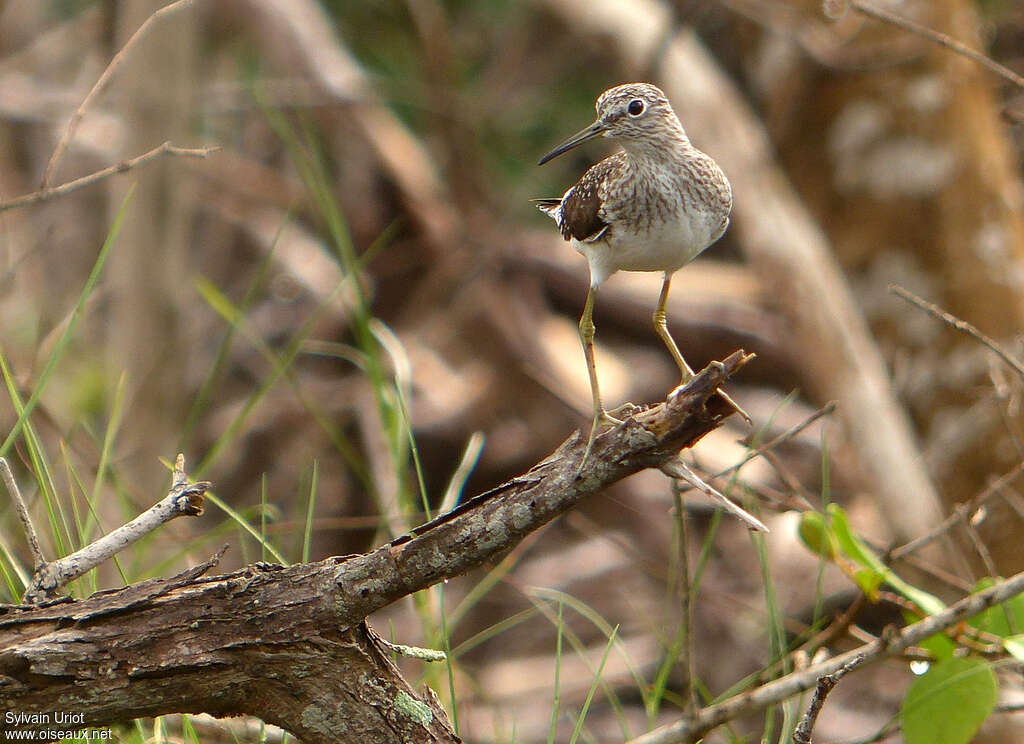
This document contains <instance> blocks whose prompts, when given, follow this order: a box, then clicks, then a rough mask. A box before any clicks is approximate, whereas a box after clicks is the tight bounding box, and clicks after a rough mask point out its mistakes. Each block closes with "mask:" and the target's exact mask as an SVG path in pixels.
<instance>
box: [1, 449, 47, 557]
mask: <svg viewBox="0 0 1024 744" xmlns="http://www.w3.org/2000/svg"><path fill="white" fill-rule="evenodd" d="M0 477H2V478H3V481H4V485H5V486H7V493H8V494H9V495H10V497H11V501H13V502H14V509H15V511H17V512H18V519H20V520H21V528H22V529H23V530H25V539H26V540H28V547H29V550H31V551H32V559H33V561H35V563H34V565H33V566H32V568H33V569H39V568H41V567H42V566H45V565H46V556H44V555H43V549H42V548H41V547H39V535H38V534H36V528H35V525H33V524H32V515H31V514H29V513H28V505H27V504H26V503H25V499H23V498H22V496H21V489H20V488H18V481H16V480H15V479H14V473H13V472H12V471H11V465H10V463H8V462H7V458H6V457H0Z"/></svg>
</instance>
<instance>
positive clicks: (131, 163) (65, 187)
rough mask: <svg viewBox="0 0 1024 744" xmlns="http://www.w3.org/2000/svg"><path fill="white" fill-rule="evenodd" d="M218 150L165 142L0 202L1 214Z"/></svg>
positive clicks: (205, 155)
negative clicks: (170, 159) (163, 161)
mask: <svg viewBox="0 0 1024 744" xmlns="http://www.w3.org/2000/svg"><path fill="white" fill-rule="evenodd" d="M218 150H220V147H198V148H188V147H176V146H175V145H172V144H171V143H170V142H164V143H163V144H162V145H159V146H157V147H154V148H153V149H152V150H150V151H149V152H145V153H143V154H142V155H138V156H136V157H134V158H131V159H129V160H122V161H121V162H120V163H115V164H114V165H111V166H109V167H107V168H104V169H102V170H98V171H96V172H95V173H90V174H89V175H87V176H82V177H81V178H76V179H75V180H74V181H68V182H67V183H62V184H61V185H60V186H53V187H51V188H44V189H41V190H40V191H33V192H32V193H31V194H25V195H24V196H19V197H17V198H16V199H11V200H10V201H5V202H0V212H6V211H8V210H10V209H17V208H18V207H27V206H29V205H31V204H39V203H40V202H44V201H49V200H50V199H54V198H56V197H58V196H64V195H65V194H68V193H70V192H72V191H76V190H78V189H81V188H84V187H86V186H91V185H92V184H94V183H99V182H100V181H103V180H105V179H107V178H110V177H111V176H116V175H117V174H119V173H127V172H128V171H130V170H132V169H134V168H138V167H139V166H141V165H145V164H146V163H148V162H149V161H150V160H155V159H156V158H159V157H161V156H163V155H172V156H179V157H188V158H206V157H209V156H210V155H212V154H213V153H215V152H217V151H218Z"/></svg>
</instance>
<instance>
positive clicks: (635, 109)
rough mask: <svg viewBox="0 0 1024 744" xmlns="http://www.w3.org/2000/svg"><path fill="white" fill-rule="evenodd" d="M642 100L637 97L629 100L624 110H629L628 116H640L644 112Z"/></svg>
mask: <svg viewBox="0 0 1024 744" xmlns="http://www.w3.org/2000/svg"><path fill="white" fill-rule="evenodd" d="M644 108H646V107H645V106H644V102H643V101H641V100H640V99H639V98H634V99H633V100H632V101H630V102H629V106H627V107H626V111H628V112H629V115H630V116H640V114H642V113H643V112H644Z"/></svg>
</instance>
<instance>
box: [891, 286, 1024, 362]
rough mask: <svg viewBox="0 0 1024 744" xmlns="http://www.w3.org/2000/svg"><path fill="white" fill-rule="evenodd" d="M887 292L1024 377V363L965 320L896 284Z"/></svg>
mask: <svg viewBox="0 0 1024 744" xmlns="http://www.w3.org/2000/svg"><path fill="white" fill-rule="evenodd" d="M889 291H890V292H892V293H893V294H895V295H898V296H899V297H902V298H903V299H904V300H906V301H907V302H909V303H911V304H913V305H917V306H918V307H919V308H921V309H922V310H924V311H925V312H927V313H928V314H930V315H933V316H935V317H936V318H938V319H939V320H941V321H942V322H943V323H946V324H947V325H950V326H952V327H953V328H955V329H956V330H958V331H961V332H963V333H966V334H967V335H968V336H971V337H972V338H974V339H975V340H977V341H978V342H980V343H982V344H984V345H985V346H987V347H988V348H990V349H991V350H992V351H994V352H995V353H996V355H997V356H998V357H999V358H1000V359H1002V360H1003V361H1004V362H1006V363H1007V364H1009V365H1010V366H1011V367H1013V369H1014V371H1016V373H1017V374H1018V375H1020V376H1021V377H1024V363H1022V362H1021V361H1020V360H1019V359H1017V358H1016V357H1014V356H1013V355H1012V354H1011V353H1010V352H1008V351H1007V350H1006V349H1004V348H1003V347H1002V346H1000V345H999V344H998V343H996V342H995V341H994V340H993V339H991V338H989V337H988V336H986V335H985V334H984V333H982V332H981V331H979V330H978V329H977V328H976V327H974V326H973V325H971V324H970V323H968V322H967V321H966V320H961V319H960V318H958V317H956V316H955V315H953V314H951V313H948V312H946V311H945V310H943V309H942V308H941V307H939V306H938V305H935V304H932V303H931V302H928V301H927V300H924V299H921V298H920V297H918V296H917V295H916V294H914V293H913V292H911V291H910V290H909V289H904V288H903V287H901V286H899V285H898V284H890V285H889Z"/></svg>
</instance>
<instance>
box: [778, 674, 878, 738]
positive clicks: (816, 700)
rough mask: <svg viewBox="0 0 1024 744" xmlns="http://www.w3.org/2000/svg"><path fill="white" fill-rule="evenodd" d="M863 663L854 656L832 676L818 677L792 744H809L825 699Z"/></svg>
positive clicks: (794, 733)
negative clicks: (842, 679)
mask: <svg viewBox="0 0 1024 744" xmlns="http://www.w3.org/2000/svg"><path fill="white" fill-rule="evenodd" d="M863 661H864V657H863V656H860V655H858V656H855V657H854V658H853V659H851V660H850V661H849V662H847V663H846V664H844V665H843V666H842V667H840V668H839V669H837V670H836V671H835V672H833V673H832V674H823V675H821V676H820V677H818V684H817V686H816V687H815V688H814V696H813V697H812V698H811V704H810V705H808V706H807V711H806V712H805V713H804V715H803V717H802V718H801V719H800V723H799V724H797V727H796V731H794V732H793V742H794V744H811V732H812V731H814V724H815V723H817V722H818V715H819V714H820V713H821V709H822V707H824V705H825V698H827V697H828V694H829V693H830V692H832V690H833V689H835V686H836V685H837V684H838V683H839V680H840V679H841V678H842V677H844V676H845V675H846V674H847V673H849V672H851V671H853V669H854V668H856V667H858V666H860V664H861V663H862V662H863Z"/></svg>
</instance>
